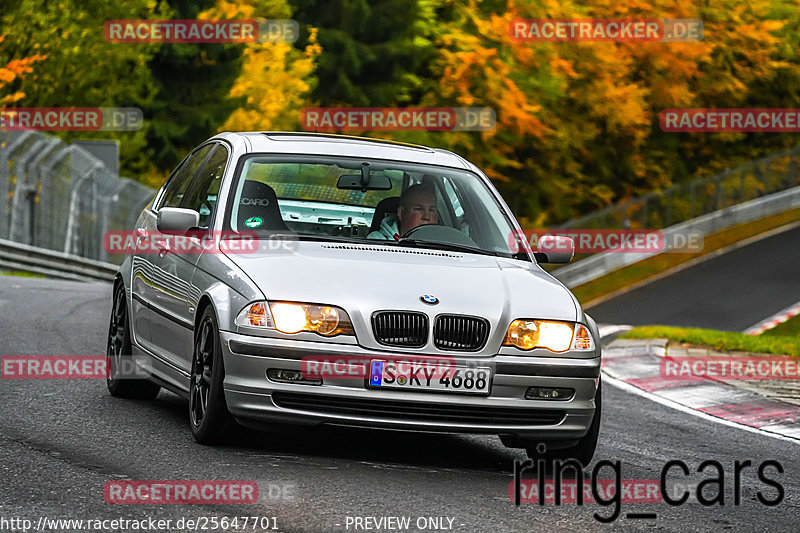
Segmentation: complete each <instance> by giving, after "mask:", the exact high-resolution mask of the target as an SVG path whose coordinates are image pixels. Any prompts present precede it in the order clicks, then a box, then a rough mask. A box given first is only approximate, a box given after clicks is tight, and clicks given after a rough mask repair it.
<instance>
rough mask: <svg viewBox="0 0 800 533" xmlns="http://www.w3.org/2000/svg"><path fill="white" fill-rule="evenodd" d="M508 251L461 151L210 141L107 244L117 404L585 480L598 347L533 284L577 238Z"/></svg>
mask: <svg viewBox="0 0 800 533" xmlns="http://www.w3.org/2000/svg"><path fill="white" fill-rule="evenodd" d="M520 234H521V230H520V227H519V225H518V223H517V221H516V220H515V219H514V216H513V215H512V213H511V211H510V209H509V208H508V206H507V205H506V203H505V202H504V201H503V198H502V197H501V196H500V195H499V194H498V192H497V191H496V190H495V188H494V187H493V186H492V184H491V182H490V180H489V179H488V178H487V177H486V176H485V175H484V174H483V173H482V172H481V171H480V170H479V169H478V168H477V167H476V166H475V165H473V164H472V163H470V162H468V161H466V160H465V159H464V158H462V157H460V156H458V155H456V154H454V153H452V152H448V151H445V150H439V149H432V148H427V147H424V146H417V145H410V144H402V143H396V142H390V141H381V140H375V139H365V138H358V137H348V136H338V135H322V134H312V133H223V134H220V135H217V136H215V137H213V138H211V139H209V140H208V141H206V142H204V143H203V144H201V145H200V146H199V147H197V148H196V149H195V150H194V151H193V152H192V153H191V154H189V155H188V156H187V157H186V159H184V160H183V162H182V163H181V164H180V165H179V166H178V167H177V168H176V169H175V170H174V171H173V172H172V174H171V175H170V177H169V178H168V179H167V180H166V182H165V184H164V186H163V187H162V188H161V190H160V191H159V192H158V193H157V195H156V196H155V198H154V200H153V202H152V203H151V204H149V205H148V206H147V207H146V208H145V209H144V211H143V212H142V213H141V216H140V217H139V219H138V221H137V224H136V227H135V228H133V229H132V232H131V234H130V235H127V236H125V238H124V239H123V238H121V236H118V237H120V238H118V239H117V242H118V244H120V253H124V254H125V255H126V257H125V260H124V262H123V263H122V265H121V267H120V270H119V273H118V275H117V277H116V281H115V282H114V287H113V307H112V313H111V320H110V326H109V338H108V356H109V358H110V361H111V367H112V372H111V375H110V377H109V379H108V389H109V391H110V392H111V394H112V395H114V396H118V397H126V398H155V397H156V395H158V393H159V390H160V389H161V388H162V387H163V388H166V389H168V390H171V391H173V392H175V393H177V394H179V395H181V396H183V397H185V398H187V399H188V403H189V422H190V426H191V430H192V433H193V435H194V438H195V439H196V440H197V441H198V442H200V443H214V442H218V441H219V440H220V439H222V438H223V437H224V436H225V434H226V430H227V429H228V428H229V427H231V425H232V424H235V423H237V422H238V423H240V424H242V425H246V426H250V427H257V428H262V429H263V428H269V427H271V426H274V425H275V424H303V425H308V426H314V425H319V424H333V425H346V426H367V427H377V428H392V429H408V430H416V431H435V432H463V433H483V434H495V435H498V436H499V437H500V438H501V440H502V442H503V443H504V444H505V445H506V446H509V447H516V448H525V449H526V450H527V451H528V454H529V455H532V456H533V455H535V456H537V457H539V456H541V454H542V453H545V454H546V455H547V456H552V457H558V458H575V459H577V460H578V461H580V462H582V463H583V464H588V462H589V461H590V460H591V458H592V455H593V454H594V449H595V446H596V443H597V435H598V432H599V427H600V406H601V387H600V355H601V354H600V345H599V335H598V329H597V326H596V324H595V323H594V321H593V320H592V319H591V318H590V317H589V316H588V315H586V314H585V313H584V312H583V311H582V310H581V307H580V305H579V304H578V301H577V300H576V299H575V297H574V296H573V295H572V294H571V293H570V291H569V290H567V288H565V287H564V286H563V285H562V284H561V283H559V282H558V281H557V280H556V279H555V278H553V277H552V276H551V275H549V274H548V273H547V272H546V271H545V270H543V269H542V268H541V267H540V266H539V264H540V263H543V262H551V263H555V262H568V261H569V260H571V258H572V255H573V253H572V250H573V248H572V242H571V240H570V239H569V238H567V237H563V238H562V237H556V238H555V239H560V242H559V243H558V244H559V247H557V248H555V247H551V248H549V249H548V251H544V252H542V251H533V250H531V249H530V248H529V247H526V246H520V243H519V241H520V239H519V238H517V236H518V235H520ZM541 242H543V240H542V241H540V243H541ZM312 430H313V429H311V428H310V429H309V431H312Z"/></svg>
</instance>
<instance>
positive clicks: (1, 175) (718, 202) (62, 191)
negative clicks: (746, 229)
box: [0, 132, 800, 263]
mask: <svg viewBox="0 0 800 533" xmlns="http://www.w3.org/2000/svg"><path fill="white" fill-rule="evenodd" d="M799 164H800V147H797V148H792V149H790V150H786V151H783V152H778V153H775V154H773V155H770V156H768V157H765V158H762V159H758V160H754V161H751V162H749V163H747V164H745V165H742V166H740V167H737V168H733V169H728V170H725V171H723V172H721V173H719V174H717V175H716V176H713V177H709V178H701V179H697V180H694V181H691V182H688V183H682V184H678V185H674V186H673V187H670V188H668V189H666V190H663V191H659V192H653V193H650V194H647V195H645V196H642V197H639V198H635V199H633V200H630V201H627V202H624V203H622V204H618V205H614V206H610V207H607V208H605V209H602V210H600V211H597V212H594V213H590V214H588V215H586V216H583V217H579V218H575V219H572V220H569V221H567V222H565V223H563V224H561V225H559V226H558V228H561V229H611V228H626V229H628V228H630V229H662V228H666V227H669V226H672V225H675V224H678V223H680V222H684V221H687V220H690V219H694V218H697V217H699V216H702V215H705V214H708V213H711V212H714V211H719V210H721V209H724V208H726V207H730V206H732V205H736V204H740V203H742V202H746V201H748V200H752V199H755V198H759V197H761V196H764V195H767V194H771V193H774V192H778V191H781V190H785V189H788V188H791V187H795V186H798V185H800V172H799V171H798V165H799ZM154 194H155V191H154V190H153V189H151V188H149V187H146V186H145V185H142V184H141V183H138V182H136V181H133V180H130V179H126V178H120V177H119V176H117V175H116V174H114V173H113V172H111V171H110V170H109V169H108V168H106V167H105V166H104V165H103V164H102V163H101V162H100V161H99V160H98V159H97V158H95V157H94V156H92V155H91V154H89V152H87V151H86V150H84V149H83V148H81V147H79V146H75V145H66V144H64V143H63V142H62V141H60V140H59V139H57V138H55V137H52V136H50V135H45V134H42V133H39V132H0V198H4V199H5V203H4V206H5V213H4V216H1V217H0V239H8V240H11V241H15V242H18V243H22V244H29V245H31V246H37V247H40V248H47V249H50V250H55V251H59V252H65V253H68V254H73V255H78V256H81V257H85V258H89V259H95V260H99V261H107V262H112V263H119V262H121V261H122V259H123V256H122V255H120V254H113V255H109V254H108V253H106V251H105V250H104V248H103V236H104V235H105V234H106V232H108V231H130V230H131V229H132V228H133V226H134V224H135V222H136V218H137V217H138V215H139V213H140V212H141V210H142V209H143V208H144V206H145V205H146V204H147V203H148V202H149V201H150V200H151V199H152V198H153V195H154Z"/></svg>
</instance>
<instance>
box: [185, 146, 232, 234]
mask: <svg viewBox="0 0 800 533" xmlns="http://www.w3.org/2000/svg"><path fill="white" fill-rule="evenodd" d="M227 162H228V149H227V148H226V147H225V146H223V145H222V144H217V145H216V148H215V149H214V153H212V154H211V156H210V157H209V158H208V161H206V163H205V165H203V168H202V169H201V170H200V172H198V174H197V178H195V180H194V182H192V184H191V186H190V187H189V190H188V191H187V192H186V194H185V195H184V196H183V199H182V200H181V204H180V207H183V208H186V209H194V210H195V211H197V212H198V213H200V221H199V223H198V227H200V228H202V229H206V228H208V225H209V223H210V222H211V217H212V215H213V213H214V211H215V207H216V205H217V197H218V195H219V189H220V185H221V184H222V176H223V174H225V165H226V163H227Z"/></svg>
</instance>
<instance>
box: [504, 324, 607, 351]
mask: <svg viewBox="0 0 800 533" xmlns="http://www.w3.org/2000/svg"><path fill="white" fill-rule="evenodd" d="M503 345H504V346H516V347H517V348H519V349H520V350H532V349H534V348H546V349H548V350H550V351H551V352H566V351H567V350H570V349H572V350H575V351H593V350H594V340H593V339H592V335H591V333H590V332H589V329H588V328H587V327H586V326H584V325H583V324H574V323H572V322H556V321H552V320H532V319H521V320H515V321H513V322H512V323H511V325H510V326H508V331H507V332H506V338H505V341H504V342H503Z"/></svg>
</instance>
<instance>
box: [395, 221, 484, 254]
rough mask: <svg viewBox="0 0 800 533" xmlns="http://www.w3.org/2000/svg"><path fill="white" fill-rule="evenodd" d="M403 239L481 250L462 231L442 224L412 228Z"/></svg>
mask: <svg viewBox="0 0 800 533" xmlns="http://www.w3.org/2000/svg"><path fill="white" fill-rule="evenodd" d="M402 239H414V240H420V241H431V242H442V243H450V244H460V245H462V246H472V247H474V248H479V246H478V244H477V243H476V242H475V241H473V240H472V239H470V238H469V237H467V236H466V235H464V234H463V233H461V231H459V230H457V229H456V228H452V227H450V226H442V225H440V224H422V225H419V226H417V227H416V228H411V229H410V230H408V231H407V232H405V234H404V235H403V236H402V237H401V240H402Z"/></svg>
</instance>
